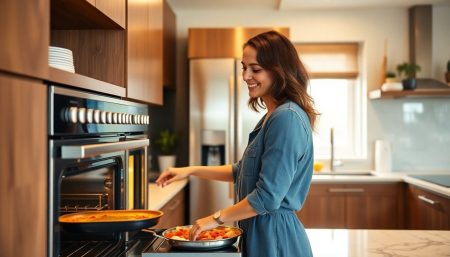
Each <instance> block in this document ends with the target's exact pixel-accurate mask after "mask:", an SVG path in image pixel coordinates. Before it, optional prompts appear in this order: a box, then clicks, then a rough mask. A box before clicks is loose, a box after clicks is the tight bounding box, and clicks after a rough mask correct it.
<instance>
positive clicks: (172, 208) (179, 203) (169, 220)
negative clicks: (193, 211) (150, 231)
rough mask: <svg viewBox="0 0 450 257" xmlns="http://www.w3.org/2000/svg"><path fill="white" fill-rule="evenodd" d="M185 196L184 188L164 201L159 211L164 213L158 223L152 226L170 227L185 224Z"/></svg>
mask: <svg viewBox="0 0 450 257" xmlns="http://www.w3.org/2000/svg"><path fill="white" fill-rule="evenodd" d="M185 197H186V194H185V192H184V190H181V191H180V192H179V193H178V194H176V195H175V196H174V197H173V198H172V199H171V200H170V201H169V202H168V203H166V204H165V205H164V206H163V207H162V208H161V211H162V212H164V215H163V216H162V217H161V219H160V220H159V222H158V224H157V225H156V226H155V227H153V228H171V227H175V226H180V225H185V208H186V204H185Z"/></svg>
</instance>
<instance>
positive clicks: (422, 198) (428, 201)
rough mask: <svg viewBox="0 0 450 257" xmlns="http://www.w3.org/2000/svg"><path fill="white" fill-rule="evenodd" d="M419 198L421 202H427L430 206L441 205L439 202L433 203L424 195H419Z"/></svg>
mask: <svg viewBox="0 0 450 257" xmlns="http://www.w3.org/2000/svg"><path fill="white" fill-rule="evenodd" d="M417 198H419V199H420V200H422V201H424V202H426V203H429V204H431V205H435V204H437V203H439V202H438V201H433V200H431V199H429V198H427V197H426V196H424V195H419V196H417Z"/></svg>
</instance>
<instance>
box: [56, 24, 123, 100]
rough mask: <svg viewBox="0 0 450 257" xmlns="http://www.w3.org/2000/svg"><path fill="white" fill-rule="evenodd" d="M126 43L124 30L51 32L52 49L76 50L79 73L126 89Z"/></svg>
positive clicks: (74, 54)
mask: <svg viewBox="0 0 450 257" xmlns="http://www.w3.org/2000/svg"><path fill="white" fill-rule="evenodd" d="M125 40H126V32H125V31H124V30H52V33H51V45H52V46H59V47H64V48H67V49H70V50H72V53H73V58H74V64H75V72H76V73H78V74H82V75H84V76H87V77H90V78H94V79H97V80H101V81H105V82H108V83H111V84H113V85H117V86H120V87H125V60H126V59H125V58H126V57H125V51H124V49H125V45H126V41H125ZM71 86H79V85H77V84H75V83H74V84H71ZM103 93H110V92H108V91H106V92H103Z"/></svg>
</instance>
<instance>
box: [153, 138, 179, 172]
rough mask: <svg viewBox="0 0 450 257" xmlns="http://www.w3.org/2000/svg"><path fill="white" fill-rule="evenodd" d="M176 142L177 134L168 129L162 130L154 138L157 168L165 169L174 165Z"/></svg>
mask: <svg viewBox="0 0 450 257" xmlns="http://www.w3.org/2000/svg"><path fill="white" fill-rule="evenodd" d="M177 142H178V135H177V134H176V133H175V132H171V131H170V130H167V129H166V130H163V131H161V132H160V133H159V135H158V137H157V138H156V139H155V144H156V146H157V147H158V151H159V155H158V164H159V170H160V171H161V172H162V171H165V170H166V169H167V168H169V167H174V166H175V162H176V156H175V147H176V145H177Z"/></svg>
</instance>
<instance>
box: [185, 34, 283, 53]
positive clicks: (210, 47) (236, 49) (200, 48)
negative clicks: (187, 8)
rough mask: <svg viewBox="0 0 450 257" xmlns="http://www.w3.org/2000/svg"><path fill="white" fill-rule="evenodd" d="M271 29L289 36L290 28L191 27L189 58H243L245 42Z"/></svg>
mask: <svg viewBox="0 0 450 257" xmlns="http://www.w3.org/2000/svg"><path fill="white" fill-rule="evenodd" d="M269 30H277V31H279V32H280V33H282V34H283V35H285V36H286V37H288V38H289V28H201V29H200V28H195V29H189V31H188V33H189V35H188V58H189V59H191V58H242V46H243V45H244V43H245V42H246V41H247V40H248V39H250V38H251V37H253V36H256V35H257V34H259V33H262V32H265V31H269Z"/></svg>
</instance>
